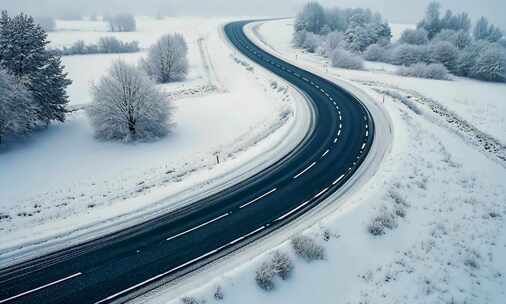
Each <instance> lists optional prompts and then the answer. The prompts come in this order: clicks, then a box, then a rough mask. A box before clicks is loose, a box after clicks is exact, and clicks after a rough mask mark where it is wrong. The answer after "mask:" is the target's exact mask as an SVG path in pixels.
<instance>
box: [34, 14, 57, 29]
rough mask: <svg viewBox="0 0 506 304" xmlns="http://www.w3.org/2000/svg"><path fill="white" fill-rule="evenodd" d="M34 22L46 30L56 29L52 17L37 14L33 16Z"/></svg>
mask: <svg viewBox="0 0 506 304" xmlns="http://www.w3.org/2000/svg"><path fill="white" fill-rule="evenodd" d="M34 19H35V22H36V23H37V24H38V25H40V27H42V29H43V30H44V31H46V32H54V31H55V30H56V21H55V20H54V18H52V17H48V16H39V17H35V18H34Z"/></svg>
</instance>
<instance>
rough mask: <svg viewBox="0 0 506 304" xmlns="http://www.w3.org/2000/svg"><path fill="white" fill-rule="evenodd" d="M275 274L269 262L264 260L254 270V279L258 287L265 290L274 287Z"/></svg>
mask: <svg viewBox="0 0 506 304" xmlns="http://www.w3.org/2000/svg"><path fill="white" fill-rule="evenodd" d="M275 275H276V273H275V271H274V268H273V267H272V264H271V263H268V262H264V263H262V265H260V267H259V268H258V269H257V271H256V275H255V281H256V282H257V285H258V287H260V288H261V289H263V290H265V291H271V290H273V289H274V276H275Z"/></svg>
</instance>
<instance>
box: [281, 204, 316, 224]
mask: <svg viewBox="0 0 506 304" xmlns="http://www.w3.org/2000/svg"><path fill="white" fill-rule="evenodd" d="M307 204H309V201H305V202H304V203H303V204H301V205H299V206H298V207H297V208H295V209H293V210H292V211H289V212H288V213H285V214H283V215H282V216H280V217H278V218H277V219H276V220H275V222H277V221H282V220H283V219H285V218H287V217H288V216H290V215H291V214H293V213H294V212H297V210H299V209H301V208H302V207H304V206H306V205H307Z"/></svg>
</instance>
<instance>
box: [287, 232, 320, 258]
mask: <svg viewBox="0 0 506 304" xmlns="http://www.w3.org/2000/svg"><path fill="white" fill-rule="evenodd" d="M292 247H293V250H294V251H295V253H296V254H297V255H298V256H299V257H301V258H303V259H304V260H305V261H306V262H312V261H316V260H323V259H325V248H323V246H321V245H319V244H318V243H316V242H315V240H313V239H312V238H310V237H308V236H303V235H299V236H296V237H294V238H292Z"/></svg>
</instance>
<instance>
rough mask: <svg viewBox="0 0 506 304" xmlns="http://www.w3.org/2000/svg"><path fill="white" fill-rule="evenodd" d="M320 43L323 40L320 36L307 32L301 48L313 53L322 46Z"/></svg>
mask: <svg viewBox="0 0 506 304" xmlns="http://www.w3.org/2000/svg"><path fill="white" fill-rule="evenodd" d="M322 41H323V40H322V38H321V36H320V35H317V34H313V33H311V32H308V33H307V34H306V37H305V40H304V42H303V43H302V48H304V49H305V50H307V51H308V52H310V53H314V52H316V51H317V50H318V48H319V47H321V46H322V43H323V42H322Z"/></svg>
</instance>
